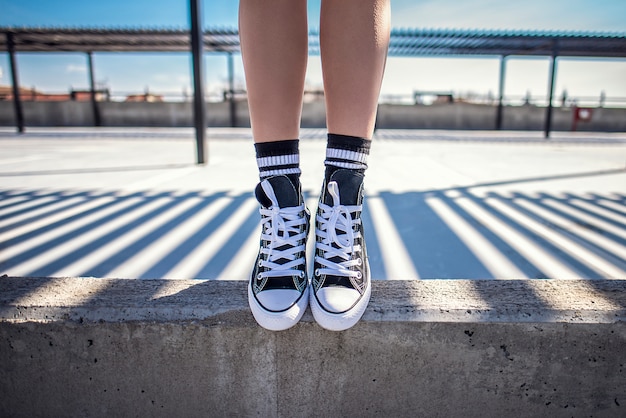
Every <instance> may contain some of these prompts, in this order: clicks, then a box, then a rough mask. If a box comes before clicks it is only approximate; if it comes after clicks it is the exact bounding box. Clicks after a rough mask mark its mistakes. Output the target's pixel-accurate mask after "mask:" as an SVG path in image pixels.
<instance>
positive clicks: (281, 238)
mask: <svg viewBox="0 0 626 418" xmlns="http://www.w3.org/2000/svg"><path fill="white" fill-rule="evenodd" d="M261 187H262V188H263V191H264V192H265V194H266V195H267V197H268V198H269V199H270V201H271V202H272V205H271V206H270V208H269V209H265V208H263V207H261V208H260V209H259V211H260V212H261V217H262V220H261V224H262V228H263V232H262V233H261V240H263V241H269V246H268V247H262V248H261V254H266V255H267V259H265V260H261V261H260V262H259V267H265V268H267V269H268V270H267V271H264V272H260V273H259V274H258V276H257V277H258V279H264V278H267V277H282V276H293V275H297V276H300V277H304V272H303V271H302V270H298V269H297V268H296V267H298V266H300V265H302V264H304V263H305V258H304V251H305V243H304V239H305V238H306V228H304V230H303V231H302V232H300V227H301V226H302V225H306V219H305V217H304V216H303V215H302V212H303V211H304V210H305V207H304V203H303V204H302V205H300V206H295V207H289V208H279V207H278V200H277V199H276V195H275V193H274V190H273V189H272V187H271V186H270V184H269V183H268V182H265V181H264V182H262V183H261ZM283 246H287V247H286V248H285V249H283V250H278V248H280V247H283ZM297 253H302V254H303V255H302V256H301V257H298V258H296V254H297ZM280 259H285V260H289V261H288V262H286V263H283V264H279V263H277V262H276V261H278V260H280Z"/></svg>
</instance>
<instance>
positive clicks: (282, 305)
mask: <svg viewBox="0 0 626 418" xmlns="http://www.w3.org/2000/svg"><path fill="white" fill-rule="evenodd" d="M306 19H307V15H306V0H241V2H240V9H239V34H240V38H241V54H242V57H243V64H244V70H245V74H246V84H247V90H248V103H249V109H250V121H251V124H252V134H253V136H254V141H255V149H256V156H257V164H258V167H259V177H260V179H261V182H260V183H259V184H258V185H257V187H256V190H255V194H256V197H257V199H258V200H259V203H260V204H261V209H260V212H261V222H262V232H261V240H260V248H259V254H258V256H257V259H256V262H255V264H254V267H253V270H252V273H251V276H250V282H249V285H248V302H249V304H250V308H251V310H252V314H253V315H254V317H255V318H256V320H257V322H258V323H259V324H260V325H261V326H263V327H265V328H267V329H270V330H276V331H278V330H283V329H287V328H289V327H291V326H293V325H295V324H296V323H297V322H298V321H299V320H300V318H301V317H302V314H303V313H304V311H305V310H306V307H307V305H308V278H307V274H306V272H307V268H306V260H305V254H306V251H305V249H306V238H307V231H308V222H309V218H308V211H307V210H306V208H305V205H304V199H303V197H302V193H301V188H300V180H299V177H300V166H299V162H300V160H299V151H298V136H299V130H300V116H301V113H302V96H303V91H304V77H305V73H306V63H307V56H308V29H307V21H306Z"/></svg>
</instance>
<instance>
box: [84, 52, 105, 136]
mask: <svg viewBox="0 0 626 418" xmlns="http://www.w3.org/2000/svg"><path fill="white" fill-rule="evenodd" d="M87 65H88V67H89V90H90V92H91V109H92V111H93V124H94V126H102V119H101V117H100V108H98V102H97V101H96V81H95V76H94V70H93V54H92V52H91V51H89V52H88V53H87Z"/></svg>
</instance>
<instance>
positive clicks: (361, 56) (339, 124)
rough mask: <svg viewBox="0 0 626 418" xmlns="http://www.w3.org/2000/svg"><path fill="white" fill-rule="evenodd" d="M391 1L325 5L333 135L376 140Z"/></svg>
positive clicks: (323, 46) (324, 52)
mask: <svg viewBox="0 0 626 418" xmlns="http://www.w3.org/2000/svg"><path fill="white" fill-rule="evenodd" d="M390 14H391V11H390V4H389V0H322V10H321V21H320V50H321V58H322V68H323V73H324V95H325V98H326V119H327V126H328V132H330V133H333V134H341V135H350V136H356V137H360V138H366V139H371V138H372V134H373V132H374V125H375V123H376V110H377V107H378V96H379V93H380V85H381V83H382V78H383V72H384V69H385V62H386V60H387V49H388V46H389V30H390V29H389V28H390Z"/></svg>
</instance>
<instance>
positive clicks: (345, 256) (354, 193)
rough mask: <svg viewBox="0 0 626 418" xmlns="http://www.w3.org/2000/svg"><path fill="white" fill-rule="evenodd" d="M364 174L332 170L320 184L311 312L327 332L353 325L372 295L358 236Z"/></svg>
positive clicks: (361, 226) (360, 232) (362, 243)
mask: <svg viewBox="0 0 626 418" xmlns="http://www.w3.org/2000/svg"><path fill="white" fill-rule="evenodd" d="M362 210H363V174H362V173H359V172H357V171H354V170H346V169H339V170H337V171H335V172H334V173H333V174H332V175H331V176H330V178H329V179H328V183H326V181H325V182H324V187H323V189H322V195H321V196H320V203H319V207H318V209H317V216H316V218H315V264H314V276H313V279H312V288H313V289H312V292H311V311H312V312H313V317H314V318H315V320H316V321H317V323H318V324H319V325H320V326H321V327H323V328H326V329H328V330H331V331H342V330H345V329H348V328H350V327H352V326H353V325H355V324H356V323H357V322H358V321H359V319H361V316H363V313H364V312H365V308H367V304H368V303H369V299H370V295H371V292H372V286H371V280H370V269H369V262H368V258H367V251H366V248H365V240H364V238H363V225H362V224H361V211H362Z"/></svg>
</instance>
